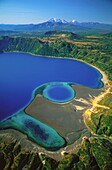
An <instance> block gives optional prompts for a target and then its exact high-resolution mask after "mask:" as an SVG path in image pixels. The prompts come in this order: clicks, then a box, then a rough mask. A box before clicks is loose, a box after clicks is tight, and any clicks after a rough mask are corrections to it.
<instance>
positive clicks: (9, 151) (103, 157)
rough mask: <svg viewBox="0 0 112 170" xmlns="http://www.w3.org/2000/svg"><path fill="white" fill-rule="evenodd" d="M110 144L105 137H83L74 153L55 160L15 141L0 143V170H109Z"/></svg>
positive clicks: (111, 147) (111, 148)
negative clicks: (25, 148)
mask: <svg viewBox="0 0 112 170" xmlns="http://www.w3.org/2000/svg"><path fill="white" fill-rule="evenodd" d="M111 158H112V144H111V142H109V141H108V140H106V139H102V138H98V137H95V138H93V137H91V138H90V139H89V140H88V139H86V138H85V139H83V141H82V145H81V148H80V149H79V150H78V151H77V152H76V153H72V154H70V153H64V154H63V159H62V160H61V161H56V160H54V159H52V158H50V157H48V156H46V155H45V154H43V153H38V152H35V151H32V152H31V151H29V150H23V149H22V146H21V145H20V143H18V142H17V141H10V142H1V143H0V161H1V162H0V170H5V169H7V170H8V169H10V170H22V169H28V170H100V169H101V170H111V165H112V159H111Z"/></svg>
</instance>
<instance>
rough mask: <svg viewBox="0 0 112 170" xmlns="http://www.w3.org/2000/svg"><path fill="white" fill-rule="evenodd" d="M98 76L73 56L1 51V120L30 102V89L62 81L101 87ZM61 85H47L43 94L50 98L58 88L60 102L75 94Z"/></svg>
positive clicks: (93, 70)
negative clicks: (49, 56)
mask: <svg viewBox="0 0 112 170" xmlns="http://www.w3.org/2000/svg"><path fill="white" fill-rule="evenodd" d="M101 78H102V75H101V74H100V72H99V71H98V70H96V69H95V68H93V67H91V66H90V65H88V64H86V63H84V62H80V61H77V60H73V59H67V58H66V59H65V58H48V57H43V56H33V55H31V54H26V53H19V52H11V53H3V54H0V121H2V120H4V119H5V118H7V117H9V116H11V115H13V114H14V113H17V112H18V111H19V110H21V109H24V108H25V107H26V106H27V105H28V104H29V103H30V102H31V100H32V93H33V91H34V90H35V89H36V88H38V87H40V86H42V85H45V84H48V85H49V83H53V82H57V83H59V82H63V83H68V85H66V86H65V87H68V86H69V85H70V84H80V85H83V86H87V87H90V88H101V87H102V86H103V82H102V81H101ZM63 87H64V86H63ZM63 87H62V86H60V89H57V90H56V86H55V89H54V90H53V88H54V87H52V86H46V88H47V91H44V92H43V95H44V96H46V95H47V96H48V98H50V100H52V98H55V95H57V91H58V92H60V94H61V95H62V96H59V97H61V102H63V101H64V99H65V101H67V98H68V99H69V98H72V97H73V95H74V94H73V93H71V88H72V87H71V86H69V90H68V91H67V88H63ZM50 88H51V90H50ZM61 90H62V93H61ZM49 93H50V95H49ZM52 96H53V97H52ZM56 100H57V97H56ZM59 100H60V99H59ZM59 100H58V101H59Z"/></svg>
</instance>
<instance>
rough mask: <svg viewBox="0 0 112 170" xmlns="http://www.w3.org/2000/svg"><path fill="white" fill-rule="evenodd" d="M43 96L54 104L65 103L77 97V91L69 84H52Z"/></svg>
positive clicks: (44, 91)
mask: <svg viewBox="0 0 112 170" xmlns="http://www.w3.org/2000/svg"><path fill="white" fill-rule="evenodd" d="M43 96H44V97H45V98H47V99H48V100H51V101H53V102H59V103H65V102H68V101H70V100H72V99H73V98H74V97H75V91H74V90H73V88H72V87H71V86H70V85H69V84H67V83H51V84H49V85H48V86H47V87H46V88H45V89H44V90H43Z"/></svg>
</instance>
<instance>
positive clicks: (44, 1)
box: [0, 0, 112, 24]
mask: <svg viewBox="0 0 112 170" xmlns="http://www.w3.org/2000/svg"><path fill="white" fill-rule="evenodd" d="M54 17H55V18H60V19H65V20H67V21H71V20H73V19H75V20H77V21H79V22H84V21H92V22H95V21H97V22H103V23H111V24H112V0H0V23H14V24H17V23H21V24H23V23H24V24H25V23H41V22H43V21H47V20H49V19H51V18H54Z"/></svg>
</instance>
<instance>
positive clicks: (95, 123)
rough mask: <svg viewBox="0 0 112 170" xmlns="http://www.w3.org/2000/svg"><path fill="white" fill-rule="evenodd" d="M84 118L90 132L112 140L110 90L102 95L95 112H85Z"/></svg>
mask: <svg viewBox="0 0 112 170" xmlns="http://www.w3.org/2000/svg"><path fill="white" fill-rule="evenodd" d="M93 105H94V101H93ZM84 117H85V123H86V125H87V126H88V128H89V129H90V130H91V131H92V132H94V133H95V134H98V135H102V136H105V137H109V138H110V139H112V89H110V91H109V92H108V93H107V94H105V95H104V97H103V99H102V100H101V101H100V102H99V103H98V106H96V107H95V110H93V111H91V110H87V111H86V112H85V114H84Z"/></svg>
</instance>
